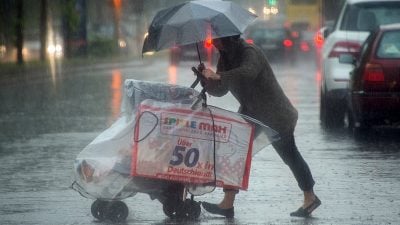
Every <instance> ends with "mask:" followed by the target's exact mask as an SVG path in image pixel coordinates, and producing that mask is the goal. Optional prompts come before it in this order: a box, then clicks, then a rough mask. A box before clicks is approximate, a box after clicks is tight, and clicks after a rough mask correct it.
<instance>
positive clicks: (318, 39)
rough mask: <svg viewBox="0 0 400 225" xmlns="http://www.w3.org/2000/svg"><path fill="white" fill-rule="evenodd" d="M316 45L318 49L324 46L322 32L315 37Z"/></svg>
mask: <svg viewBox="0 0 400 225" xmlns="http://www.w3.org/2000/svg"><path fill="white" fill-rule="evenodd" d="M314 43H315V46H317V48H321V47H322V45H324V36H323V35H322V34H321V32H317V33H316V34H315V36H314Z"/></svg>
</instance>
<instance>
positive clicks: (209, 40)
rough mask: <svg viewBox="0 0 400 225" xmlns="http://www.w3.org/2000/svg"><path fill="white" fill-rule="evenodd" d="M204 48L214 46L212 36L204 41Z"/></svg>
mask: <svg viewBox="0 0 400 225" xmlns="http://www.w3.org/2000/svg"><path fill="white" fill-rule="evenodd" d="M204 48H206V49H210V48H212V39H211V38H207V39H206V40H205V41H204Z"/></svg>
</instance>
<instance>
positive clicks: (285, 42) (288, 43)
mask: <svg viewBox="0 0 400 225" xmlns="http://www.w3.org/2000/svg"><path fill="white" fill-rule="evenodd" d="M283 45H284V46H285V47H286V48H290V47H292V46H293V41H292V40H290V39H285V40H284V41H283Z"/></svg>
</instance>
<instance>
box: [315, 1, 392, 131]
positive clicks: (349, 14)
mask: <svg viewBox="0 0 400 225" xmlns="http://www.w3.org/2000/svg"><path fill="white" fill-rule="evenodd" d="M396 22H400V0H347V1H346V2H345V3H344V4H343V7H342V9H341V12H340V15H339V17H338V19H337V20H336V23H335V25H334V27H333V28H332V29H328V30H331V33H329V35H328V36H327V37H326V38H325V42H324V46H323V49H322V59H321V63H322V65H321V68H322V70H321V75H322V79H321V88H320V120H321V124H322V125H323V126H324V127H326V128H329V127H336V126H339V125H343V122H344V114H345V111H346V110H345V109H346V107H345V106H346V104H345V102H346V100H345V99H346V94H347V82H348V80H349V72H350V71H351V70H352V66H351V65H349V64H340V63H339V55H340V54H342V53H348V54H352V55H353V56H355V57H357V56H358V55H359V51H360V48H361V44H362V43H363V42H364V41H365V39H366V38H367V37H368V35H369V34H370V32H371V31H372V30H374V29H375V28H376V27H377V26H379V25H382V24H389V23H396Z"/></svg>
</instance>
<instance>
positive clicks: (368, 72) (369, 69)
mask: <svg viewBox="0 0 400 225" xmlns="http://www.w3.org/2000/svg"><path fill="white" fill-rule="evenodd" d="M363 77H364V81H368V82H378V83H381V82H384V81H385V75H384V73H383V69H382V66H381V65H379V64H372V63H367V64H366V65H365V69H364V76H363Z"/></svg>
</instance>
